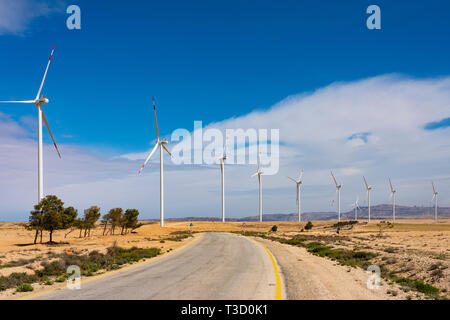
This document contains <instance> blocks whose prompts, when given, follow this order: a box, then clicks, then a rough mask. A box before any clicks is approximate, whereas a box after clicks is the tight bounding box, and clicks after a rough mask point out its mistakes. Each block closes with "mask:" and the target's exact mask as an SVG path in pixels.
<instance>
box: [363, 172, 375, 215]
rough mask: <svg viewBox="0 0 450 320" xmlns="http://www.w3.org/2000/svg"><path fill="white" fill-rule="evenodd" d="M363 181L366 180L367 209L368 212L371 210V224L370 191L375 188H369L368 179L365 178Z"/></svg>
mask: <svg viewBox="0 0 450 320" xmlns="http://www.w3.org/2000/svg"><path fill="white" fill-rule="evenodd" d="M363 179H364V184H365V186H366V191H367V207H368V210H369V222H370V191H371V190H372V189H373V187H372V186H369V185H368V184H367V180H366V177H364V176H363Z"/></svg>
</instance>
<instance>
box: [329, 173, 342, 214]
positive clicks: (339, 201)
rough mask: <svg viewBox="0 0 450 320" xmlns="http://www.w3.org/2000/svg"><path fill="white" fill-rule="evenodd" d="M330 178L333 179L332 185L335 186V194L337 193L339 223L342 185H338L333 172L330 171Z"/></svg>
mask: <svg viewBox="0 0 450 320" xmlns="http://www.w3.org/2000/svg"><path fill="white" fill-rule="evenodd" d="M331 176H332V177H333V180H334V184H335V185H336V193H337V200H338V221H339V222H340V221H341V188H342V185H341V184H339V183H338V182H337V180H336V178H335V176H334V174H333V171H331Z"/></svg>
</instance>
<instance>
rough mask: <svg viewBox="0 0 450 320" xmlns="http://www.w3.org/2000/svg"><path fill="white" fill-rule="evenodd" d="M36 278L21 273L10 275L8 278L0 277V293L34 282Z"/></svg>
mask: <svg viewBox="0 0 450 320" xmlns="http://www.w3.org/2000/svg"><path fill="white" fill-rule="evenodd" d="M36 280H37V277H36V276H35V275H29V274H26V273H25V272H23V273H16V272H14V273H11V274H10V275H9V276H7V277H5V276H0V291H4V290H6V289H9V288H14V287H17V286H18V285H21V284H23V283H33V282H36Z"/></svg>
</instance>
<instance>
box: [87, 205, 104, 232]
mask: <svg viewBox="0 0 450 320" xmlns="http://www.w3.org/2000/svg"><path fill="white" fill-rule="evenodd" d="M100 216H101V214H100V208H99V207H97V206H92V207H90V208H89V209H86V210H84V228H85V229H84V236H85V237H86V234H88V235H89V236H91V229H92V228H95V223H96V222H97V221H98V219H99V218H100Z"/></svg>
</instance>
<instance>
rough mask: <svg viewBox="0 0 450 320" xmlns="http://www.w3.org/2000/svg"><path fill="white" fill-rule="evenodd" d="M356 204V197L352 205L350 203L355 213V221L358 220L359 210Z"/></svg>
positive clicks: (357, 199)
mask: <svg viewBox="0 0 450 320" xmlns="http://www.w3.org/2000/svg"><path fill="white" fill-rule="evenodd" d="M358 202H359V197H357V198H356V201H355V202H354V203H352V208H353V210H354V211H355V220H358V209H360V207H359V203H358Z"/></svg>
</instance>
